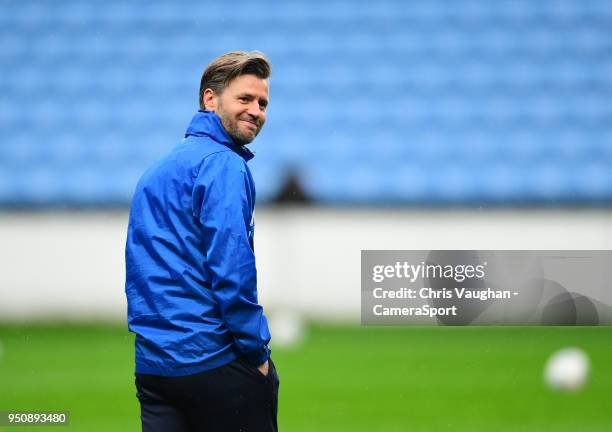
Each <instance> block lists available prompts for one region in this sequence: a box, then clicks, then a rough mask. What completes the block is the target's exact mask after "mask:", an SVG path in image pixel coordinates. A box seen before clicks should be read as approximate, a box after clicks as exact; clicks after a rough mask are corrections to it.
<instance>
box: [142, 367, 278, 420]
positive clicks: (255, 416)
mask: <svg viewBox="0 0 612 432" xmlns="http://www.w3.org/2000/svg"><path fill="white" fill-rule="evenodd" d="M269 364H270V367H269V370H268V375H267V376H264V375H263V374H262V373H261V372H260V371H259V370H258V369H257V368H256V367H255V366H252V365H250V364H249V363H248V362H247V361H246V360H244V359H238V360H236V361H234V362H232V363H228V364H226V365H224V366H221V367H219V368H216V369H212V370H208V371H204V372H201V373H198V374H194V375H188V376H182V377H163V376H157V375H144V374H136V390H137V393H136V395H137V397H138V400H139V402H140V418H141V420H142V431H143V432H234V431H235V432H239V431H240V432H277V431H278V426H277V415H278V387H279V379H278V373H277V371H276V366H275V365H274V363H273V362H272V359H270V363H269Z"/></svg>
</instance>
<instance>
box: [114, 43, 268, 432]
mask: <svg viewBox="0 0 612 432" xmlns="http://www.w3.org/2000/svg"><path fill="white" fill-rule="evenodd" d="M269 76H270V64H269V62H268V60H267V59H266V57H265V56H264V55H263V54H261V53H259V52H256V51H254V52H230V53H227V54H224V55H222V56H221V57H219V58H217V59H216V60H214V61H213V62H212V63H210V65H208V67H207V68H206V70H205V71H204V73H203V75H202V79H201V84H200V102H199V103H200V110H199V111H198V112H197V113H196V115H195V116H194V117H193V119H192V120H191V124H190V125H189V127H188V128H187V132H186V135H185V139H184V140H183V141H182V142H181V143H180V144H178V145H177V146H176V147H175V148H174V149H173V150H172V151H171V152H170V153H169V154H168V155H166V156H165V157H163V158H162V159H160V160H159V161H157V162H156V163H155V164H154V165H153V166H152V167H151V168H149V170H147V172H146V173H145V174H144V175H143V177H142V178H141V179H140V181H139V183H138V185H137V187H136V191H135V193H134V197H133V200H132V206H131V211H130V220H129V226H128V236H127V243H126V285H125V291H126V295H127V300H128V326H129V329H130V331H132V332H134V333H135V334H136V339H135V353H136V388H137V396H138V399H139V402H140V407H141V420H142V429H143V431H145V432H157V431H172V432H182V431H224V432H230V431H248V432H251V431H276V430H277V421H276V420H277V402H278V385H279V381H278V375H277V373H276V369H275V367H274V364H273V363H272V360H271V359H270V358H269V357H270V349H269V348H268V343H269V341H270V333H269V330H268V325H267V321H266V318H265V316H264V314H263V310H262V307H261V306H260V305H259V304H258V302H257V276H256V269H255V255H254V251H253V231H254V225H253V209H254V205H255V188H254V185H253V178H252V177H251V172H250V171H249V168H248V166H247V161H249V160H250V159H251V158H252V157H253V153H251V152H250V151H249V150H248V149H247V148H246V147H245V145H246V144H248V143H250V142H251V141H253V139H254V138H255V137H256V136H257V134H258V133H259V131H260V130H261V128H262V126H263V125H264V123H265V120H266V107H267V105H268V78H269Z"/></svg>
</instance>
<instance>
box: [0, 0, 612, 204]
mask: <svg viewBox="0 0 612 432" xmlns="http://www.w3.org/2000/svg"><path fill="white" fill-rule="evenodd" d="M235 49H246V50H251V49H259V50H261V51H264V52H265V53H266V54H267V55H268V56H269V57H270V58H271V60H272V63H273V68H274V71H273V77H272V84H271V105H270V109H269V115H268V116H269V120H268V124H267V126H266V127H265V128H264V130H263V132H262V133H261V135H260V137H259V138H258V140H257V141H256V143H255V144H254V145H253V149H254V150H255V151H256V152H257V153H258V155H257V157H256V158H255V159H254V160H253V162H252V167H253V172H254V175H255V180H256V183H257V186H258V200H259V202H260V203H261V202H264V203H265V202H272V201H273V200H275V198H276V197H277V196H278V194H279V193H281V191H282V190H283V187H284V185H283V182H284V180H285V179H288V178H289V179H291V181H293V182H295V181H296V178H297V181H299V183H300V185H301V190H303V192H304V193H305V194H306V195H307V196H308V197H309V199H312V200H313V201H315V202H318V203H322V204H343V205H468V206H479V205H517V204H519V205H523V204H529V205H532V204H535V205H551V204H552V205H574V204H577V205H593V204H595V205H601V204H606V203H609V202H610V200H611V199H612V169H610V168H611V167H612V103H611V101H612V4H611V3H610V2H609V1H607V0H592V1H581V0H543V1H538V2H533V1H528V0H501V1H495V2H490V1H487V0H459V1H454V2H446V1H442V0H417V1H411V2H403V1H400V0H392V1H371V2H369V1H365V0H364V1H348V0H347V1H338V0H332V1H329V2H316V1H315V2H313V1H306V0H297V1H289V2H283V1H274V2H268V1H263V2H248V1H244V0H239V1H234V2H229V3H227V2H226V3H223V2H215V3H211V2H200V1H195V0H193V1H184V0H182V1H176V2H163V1H161V0H154V1H144V0H142V1H133V2H122V1H120V0H104V1H102V0H95V1H87V2H83V1H79V0H57V1H53V2H50V1H46V0H28V1H17V0H6V1H4V2H2V5H1V6H0V65H1V70H2V72H1V73H0V131H1V133H2V135H1V136H2V142H1V143H0V205H1V206H3V207H28V206H35V207H36V206H43V207H44V206H94V207H112V206H125V205H127V204H128V203H129V200H130V197H131V193H132V191H133V188H134V186H135V182H136V181H137V179H138V177H139V175H140V174H141V173H142V171H143V170H144V169H145V168H146V166H147V165H149V164H150V163H151V162H152V161H153V160H154V159H155V158H157V157H159V156H160V155H162V154H163V153H164V152H165V151H167V150H168V149H169V148H170V147H172V146H173V145H174V144H176V143H177V142H178V141H179V140H180V138H181V137H182V134H183V133H184V130H185V128H186V125H187V123H188V121H189V119H190V118H191V115H192V114H193V112H194V111H195V110H196V109H197V91H198V84H199V83H198V81H199V76H200V74H201V72H202V70H203V68H204V66H205V65H206V64H207V63H208V62H209V61H210V60H212V59H213V58H214V57H216V56H217V55H219V54H221V53H223V52H225V51H229V50H235Z"/></svg>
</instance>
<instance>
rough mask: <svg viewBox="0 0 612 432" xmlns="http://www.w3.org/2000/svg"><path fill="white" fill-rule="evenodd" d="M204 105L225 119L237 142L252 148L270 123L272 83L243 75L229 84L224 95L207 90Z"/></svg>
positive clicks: (228, 131)
mask: <svg viewBox="0 0 612 432" xmlns="http://www.w3.org/2000/svg"><path fill="white" fill-rule="evenodd" d="M211 93H212V94H211ZM204 101H205V105H206V109H208V110H210V111H215V112H216V113H217V115H218V116H219V117H220V118H221V123H222V124H223V127H224V128H225V130H226V131H227V133H228V134H229V136H230V137H232V139H233V140H234V141H235V142H237V143H238V144H240V145H244V144H248V143H250V142H251V141H253V140H254V139H255V137H256V136H257V134H258V133H259V131H260V130H261V128H262V127H263V125H264V123H265V122H266V107H267V106H268V81H267V80H265V79H262V78H259V77H257V76H255V75H240V76H238V77H236V78H234V79H233V80H231V81H230V82H229V84H228V85H227V87H225V90H223V93H221V95H215V94H214V93H213V92H212V90H211V91H210V92H209V90H207V91H206V92H205V93H204Z"/></svg>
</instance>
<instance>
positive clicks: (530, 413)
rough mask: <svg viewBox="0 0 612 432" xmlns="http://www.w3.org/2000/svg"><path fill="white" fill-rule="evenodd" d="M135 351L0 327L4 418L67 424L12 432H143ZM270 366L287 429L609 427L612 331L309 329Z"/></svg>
mask: <svg viewBox="0 0 612 432" xmlns="http://www.w3.org/2000/svg"><path fill="white" fill-rule="evenodd" d="M132 342H133V336H132V335H130V334H129V333H127V331H126V330H125V329H124V327H123V326H111V325H59V324H52V325H25V324H10V325H8V324H5V325H0V343H1V346H2V354H0V411H7V410H47V411H49V410H68V411H70V416H71V418H70V425H69V426H65V427H35V428H27V427H19V428H13V427H10V428H8V427H6V428H4V430H20V431H27V430H32V431H41V432H42V431H46V430H49V431H55V432H59V431H62V430H70V431H87V432H96V431H104V432H107V431H138V430H140V423H139V417H138V414H139V413H138V404H137V401H136V398H135V389H134V385H133V374H132V367H133V358H132V356H133V347H132ZM570 345H571V346H578V347H581V348H583V349H584V350H585V351H586V352H587V353H588V355H589V356H590V359H591V363H592V374H591V377H590V380H589V382H588V385H587V386H586V387H585V389H583V391H581V392H579V393H575V394H562V393H555V392H553V391H550V390H548V389H547V388H546V387H545V386H544V384H543V381H542V371H543V367H544V364H545V362H546V359H547V357H548V356H549V355H550V353H551V352H553V351H554V350H557V349H559V348H562V347H565V346H570ZM273 358H274V359H275V363H276V364H277V367H278V371H279V374H280V379H281V387H280V401H279V428H280V430H281V431H286V432H313V431H317V432H327V431H329V432H331V431H334V432H337V431H351V432H355V431H368V432H369V431H471V432H474V431H487V432H488V431H533V432H536V431H537V432H541V431H555V432H562V431H577V430H580V431H610V430H612V397H611V393H612V327H402V328H400V327H386V328H383V327H379V328H373V327H350V326H338V325H311V326H310V327H309V329H308V333H307V337H306V339H305V341H304V344H303V345H302V346H300V347H297V348H294V349H291V350H282V349H280V348H273ZM0 429H2V428H0Z"/></svg>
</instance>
